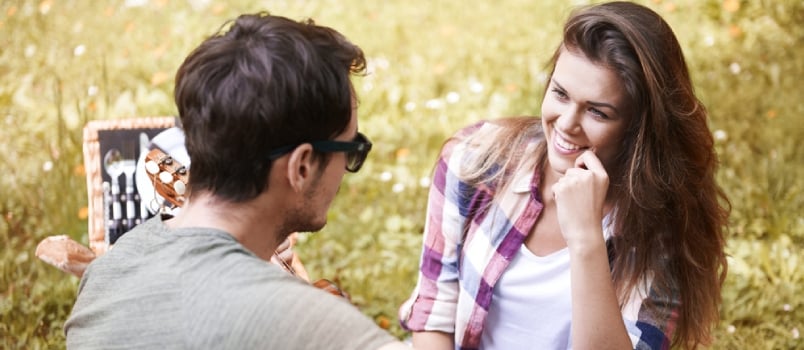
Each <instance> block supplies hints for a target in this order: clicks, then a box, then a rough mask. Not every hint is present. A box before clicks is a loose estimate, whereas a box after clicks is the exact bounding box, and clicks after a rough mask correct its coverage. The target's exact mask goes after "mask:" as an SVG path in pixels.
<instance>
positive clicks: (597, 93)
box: [542, 48, 631, 176]
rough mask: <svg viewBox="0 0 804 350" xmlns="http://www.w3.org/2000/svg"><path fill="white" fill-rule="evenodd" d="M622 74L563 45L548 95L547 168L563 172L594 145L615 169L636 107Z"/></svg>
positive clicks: (544, 123) (545, 116)
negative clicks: (622, 80) (632, 103)
mask: <svg viewBox="0 0 804 350" xmlns="http://www.w3.org/2000/svg"><path fill="white" fill-rule="evenodd" d="M628 107H629V104H628V98H627V95H626V93H625V88H624V86H623V84H622V82H621V80H620V79H619V77H618V76H617V74H616V73H615V72H614V71H613V70H611V69H609V68H607V67H605V66H601V65H597V64H595V63H593V62H592V61H590V60H589V59H587V58H586V56H584V55H583V54H582V53H580V52H578V51H572V50H567V49H566V48H564V49H562V51H561V54H560V56H559V57H558V60H557V61H556V66H555V70H554V71H553V75H552V77H551V79H550V84H549V85H548V87H547V92H546V93H545V95H544V100H543V101H542V127H543V128H544V133H545V137H546V141H547V160H548V168H547V170H548V171H550V170H552V171H555V172H557V173H558V174H559V176H562V175H563V174H564V172H566V171H567V169H569V168H572V167H574V166H575V159H576V158H577V157H578V156H579V155H580V154H581V153H583V152H585V151H586V150H592V151H593V152H594V153H595V155H597V157H598V158H599V159H600V160H601V162H602V163H603V165H604V166H605V168H606V171H607V172H608V173H609V174H611V173H612V170H614V169H612V167H613V166H614V163H615V159H616V158H617V155H618V154H620V152H621V151H622V150H621V148H622V145H623V142H622V139H623V136H624V135H625V130H626V127H627V125H628V120H629V118H630V114H631V111H630V110H629V108H628Z"/></svg>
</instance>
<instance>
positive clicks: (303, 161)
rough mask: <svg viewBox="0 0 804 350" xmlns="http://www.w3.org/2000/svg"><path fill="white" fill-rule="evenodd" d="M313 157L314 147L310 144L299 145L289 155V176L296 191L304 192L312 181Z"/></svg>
mask: <svg viewBox="0 0 804 350" xmlns="http://www.w3.org/2000/svg"><path fill="white" fill-rule="evenodd" d="M313 156H314V154H313V146H312V145H310V144H309V143H304V144H301V145H299V146H298V147H296V149H294V150H293V152H290V154H289V155H288V167H287V176H288V182H289V183H290V187H291V188H293V190H294V191H297V192H302V190H303V189H304V186H305V185H307V184H308V183H309V182H310V181H311V180H312V174H313V163H314V162H313Z"/></svg>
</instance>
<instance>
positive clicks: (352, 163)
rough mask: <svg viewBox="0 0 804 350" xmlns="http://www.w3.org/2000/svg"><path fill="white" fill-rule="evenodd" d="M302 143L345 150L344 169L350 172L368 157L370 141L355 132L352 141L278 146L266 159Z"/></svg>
mask: <svg viewBox="0 0 804 350" xmlns="http://www.w3.org/2000/svg"><path fill="white" fill-rule="evenodd" d="M304 143H309V144H310V145H311V146H313V149H314V150H316V151H318V152H346V170H347V171H349V172H352V173H356V172H357V171H358V170H360V168H361V167H362V166H363V163H364V162H365V161H366V157H368V153H369V151H371V141H369V139H368V138H367V137H366V135H363V134H361V133H357V136H355V139H354V140H353V141H335V140H323V141H311V142H302V143H299V144H296V145H290V146H283V147H279V148H277V149H275V150H273V151H271V152H269V153H268V159H270V160H275V159H277V158H279V157H281V156H283V155H285V154H288V153H290V152H291V151H293V150H294V149H296V147H299V145H301V144H304Z"/></svg>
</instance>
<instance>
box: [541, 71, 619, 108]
mask: <svg viewBox="0 0 804 350" xmlns="http://www.w3.org/2000/svg"><path fill="white" fill-rule="evenodd" d="M550 80H551V81H552V82H553V84H555V85H556V86H557V87H558V88H559V89H561V91H564V92H565V93H566V91H567V89H565V88H564V87H563V86H561V84H560V83H559V82H557V81H556V79H555V78H550ZM567 95H569V94H567ZM585 102H586V103H587V104H589V105H591V106H594V107H598V108H599V107H606V108H611V109H612V110H613V111H614V112H615V113H618V114H619V113H620V111H619V110H617V107H614V105H612V104H610V103H605V102H596V101H585Z"/></svg>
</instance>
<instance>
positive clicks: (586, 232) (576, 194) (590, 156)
mask: <svg viewBox="0 0 804 350" xmlns="http://www.w3.org/2000/svg"><path fill="white" fill-rule="evenodd" d="M608 188H609V176H608V173H606V169H605V168H604V167H603V164H602V163H601V162H600V159H598V158H597V156H596V155H595V154H594V152H592V151H586V152H584V153H582V154H581V155H580V156H579V157H578V158H577V159H576V160H575V167H574V168H571V169H568V170H567V171H566V173H565V174H564V176H563V177H561V178H560V179H559V180H558V181H557V182H556V183H555V184H554V185H553V188H552V190H553V196H554V198H555V201H556V208H557V211H558V224H559V226H560V227H561V233H562V235H563V236H564V239H565V240H566V241H567V246H568V247H570V248H573V247H583V246H587V245H588V244H599V243H601V242H603V234H602V226H601V222H602V220H603V206H604V203H605V200H606V193H607V191H608Z"/></svg>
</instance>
